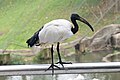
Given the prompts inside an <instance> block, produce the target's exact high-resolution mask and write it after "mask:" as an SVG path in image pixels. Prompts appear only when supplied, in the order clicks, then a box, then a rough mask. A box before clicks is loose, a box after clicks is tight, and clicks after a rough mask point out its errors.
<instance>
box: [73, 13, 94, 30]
mask: <svg viewBox="0 0 120 80" xmlns="http://www.w3.org/2000/svg"><path fill="white" fill-rule="evenodd" d="M71 20H74V21H75V20H79V21H81V22H83V23H85V24H86V25H88V26H89V27H90V29H91V30H92V31H94V29H93V27H92V26H91V25H90V23H88V21H87V20H85V19H84V18H82V17H80V16H79V15H78V14H76V13H74V14H71Z"/></svg>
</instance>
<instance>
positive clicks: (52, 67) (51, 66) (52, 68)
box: [45, 64, 61, 75]
mask: <svg viewBox="0 0 120 80" xmlns="http://www.w3.org/2000/svg"><path fill="white" fill-rule="evenodd" d="M54 67H56V68H58V69H61V68H60V67H58V66H57V65H54V64H51V65H50V66H49V68H48V69H46V70H45V71H47V70H50V68H51V70H52V75H54V70H55V68H54Z"/></svg>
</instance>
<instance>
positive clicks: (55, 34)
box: [39, 24, 73, 43]
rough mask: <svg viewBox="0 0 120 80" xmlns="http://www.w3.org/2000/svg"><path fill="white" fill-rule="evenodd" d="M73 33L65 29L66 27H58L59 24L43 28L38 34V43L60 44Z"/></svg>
mask: <svg viewBox="0 0 120 80" xmlns="http://www.w3.org/2000/svg"><path fill="white" fill-rule="evenodd" d="M72 35H73V33H72V32H71V29H69V28H66V26H63V25H59V24H51V25H49V26H47V27H45V28H43V29H42V30H41V31H40V32H39V40H40V41H39V42H40V43H54V42H61V41H63V40H65V39H67V38H69V37H70V36H72Z"/></svg>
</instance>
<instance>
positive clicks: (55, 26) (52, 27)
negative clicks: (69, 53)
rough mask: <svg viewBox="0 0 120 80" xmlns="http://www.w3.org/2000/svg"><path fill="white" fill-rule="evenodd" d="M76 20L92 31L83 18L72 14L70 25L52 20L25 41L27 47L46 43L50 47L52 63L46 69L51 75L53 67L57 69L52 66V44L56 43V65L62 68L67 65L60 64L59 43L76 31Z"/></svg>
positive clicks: (63, 20) (61, 20)
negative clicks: (50, 70)
mask: <svg viewBox="0 0 120 80" xmlns="http://www.w3.org/2000/svg"><path fill="white" fill-rule="evenodd" d="M76 20H79V21H81V22H83V23H85V24H86V25H88V26H89V27H90V28H91V30H92V31H94V29H93V27H92V26H91V25H90V24H89V23H88V22H87V21H86V20H85V19H84V18H82V17H80V16H79V15H78V14H72V15H71V22H72V23H71V22H69V21H68V20H65V19H56V20H52V21H50V22H48V23H46V24H45V25H44V26H43V27H42V28H40V29H39V30H38V31H37V32H36V33H34V35H33V36H32V37H31V38H30V39H28V40H27V41H26V43H27V44H28V47H32V46H34V45H37V46H38V44H39V45H41V44H47V43H48V44H51V45H52V46H51V57H52V63H51V65H50V67H49V68H48V69H50V68H52V73H54V67H57V68H59V67H58V66H56V65H55V64H54V61H53V43H57V53H58V58H59V61H58V62H57V63H59V64H61V65H62V66H63V64H69V63H66V62H62V60H61V56H60V51H59V43H60V42H61V41H64V40H65V39H67V38H69V37H71V36H72V35H74V34H75V33H76V32H77V31H78V24H77V22H76ZM63 68H64V66H63ZM48 69H47V70H48ZM59 69H60V68H59Z"/></svg>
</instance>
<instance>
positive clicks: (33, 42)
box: [26, 33, 39, 47]
mask: <svg viewBox="0 0 120 80" xmlns="http://www.w3.org/2000/svg"><path fill="white" fill-rule="evenodd" d="M38 40H39V39H38V34H37V33H35V34H34V35H33V36H32V37H31V38H29V39H28V40H27V41H26V43H27V44H28V47H32V46H34V45H38V44H37V43H38Z"/></svg>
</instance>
